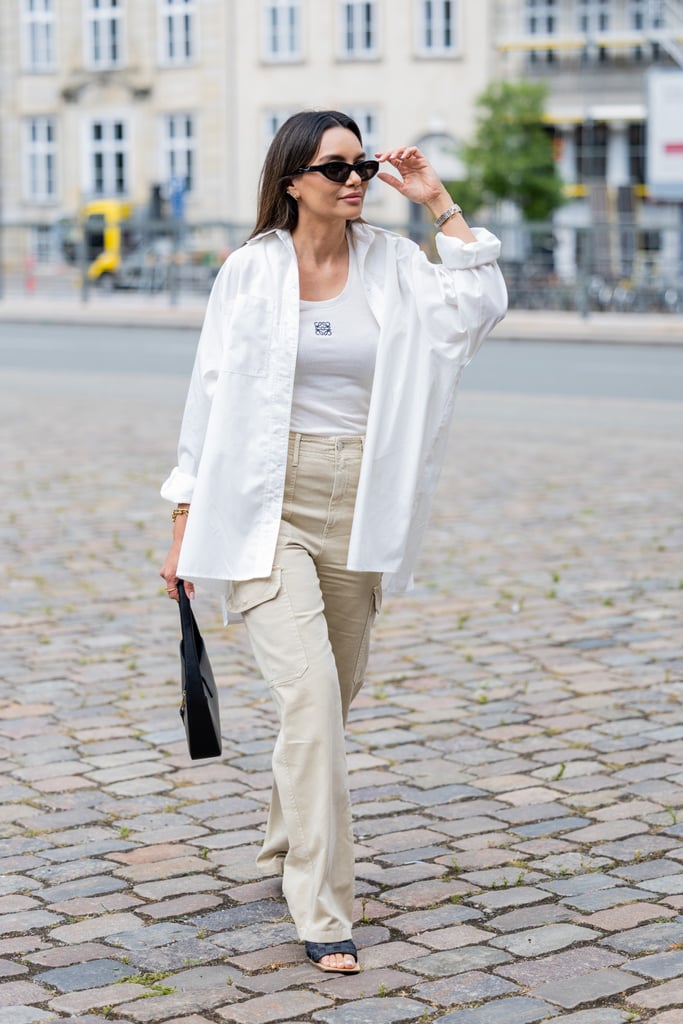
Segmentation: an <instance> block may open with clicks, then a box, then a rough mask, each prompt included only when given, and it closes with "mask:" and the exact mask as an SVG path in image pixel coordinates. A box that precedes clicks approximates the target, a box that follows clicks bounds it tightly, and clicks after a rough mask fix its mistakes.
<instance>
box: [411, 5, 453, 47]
mask: <svg viewBox="0 0 683 1024" xmlns="http://www.w3.org/2000/svg"><path fill="white" fill-rule="evenodd" d="M457 8H458V4H457V0H418V27H419V33H418V52H419V53H421V54H423V55H424V56H427V57H448V56H450V55H452V54H454V53H456V52H457V49H458V25H457V18H458V10H457Z"/></svg>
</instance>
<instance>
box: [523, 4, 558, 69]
mask: <svg viewBox="0 0 683 1024" xmlns="http://www.w3.org/2000/svg"><path fill="white" fill-rule="evenodd" d="M557 21H558V4H557V0H526V3H525V8H524V29H525V32H526V34H527V35H530V36H543V37H545V38H548V36H554V35H555V33H556V32H557ZM528 56H529V61H530V63H532V64H537V63H539V62H540V61H545V62H546V63H548V64H552V63H553V61H554V60H555V52H554V50H552V49H551V48H549V47H544V48H543V49H542V50H530V51H529V55H528Z"/></svg>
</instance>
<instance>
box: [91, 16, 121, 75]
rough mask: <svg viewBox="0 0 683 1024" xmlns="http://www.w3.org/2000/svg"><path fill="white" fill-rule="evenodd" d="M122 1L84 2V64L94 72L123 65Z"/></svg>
mask: <svg viewBox="0 0 683 1024" xmlns="http://www.w3.org/2000/svg"><path fill="white" fill-rule="evenodd" d="M123 2H124V0H85V5H86V6H85V23H86V24H85V44H86V51H85V62H86V65H87V66H88V67H89V68H93V69H94V70H100V69H102V70H105V69H107V68H118V67H122V65H123Z"/></svg>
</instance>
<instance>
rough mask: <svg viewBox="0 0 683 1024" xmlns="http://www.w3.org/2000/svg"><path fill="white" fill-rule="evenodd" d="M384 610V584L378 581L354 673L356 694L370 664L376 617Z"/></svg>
mask: <svg viewBox="0 0 683 1024" xmlns="http://www.w3.org/2000/svg"><path fill="white" fill-rule="evenodd" d="M381 610H382V584H381V582H380V583H376V584H375V586H374V587H373V588H372V595H371V597H370V607H369V608H368V618H367V621H366V623H365V629H364V631H363V639H362V641H361V645H360V648H359V650H358V658H357V659H356V668H355V670H354V673H353V693H354V696H355V695H356V694H357V693H358V691H359V690H360V688H361V686H362V685H363V679H364V677H365V670H366V668H367V666H368V657H369V655H370V635H371V633H372V627H373V626H374V624H375V619H376V618H377V616H378V615H379V613H380V611H381Z"/></svg>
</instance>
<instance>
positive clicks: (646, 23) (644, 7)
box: [628, 0, 666, 60]
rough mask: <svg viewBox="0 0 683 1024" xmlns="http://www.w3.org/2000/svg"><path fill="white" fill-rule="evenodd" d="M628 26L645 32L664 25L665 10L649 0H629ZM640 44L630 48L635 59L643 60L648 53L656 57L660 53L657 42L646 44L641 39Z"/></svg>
mask: <svg viewBox="0 0 683 1024" xmlns="http://www.w3.org/2000/svg"><path fill="white" fill-rule="evenodd" d="M628 20H629V28H631V29H634V30H635V31H636V32H646V31H647V30H648V29H652V28H655V29H656V28H664V27H665V20H666V19H665V12H664V9H663V7H659V6H658V5H656V4H651V3H650V0H630V2H629V6H628ZM643 44H644V45H641V46H635V47H634V48H633V50H632V53H633V56H634V57H635V59H636V60H643V59H644V58H645V57H646V56H647V55H648V54H649V55H650V56H651V57H652V58H653V59H656V58H657V57H658V56H659V53H660V45H659V43H651V44H649V45H647V44H646V42H645V40H643Z"/></svg>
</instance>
